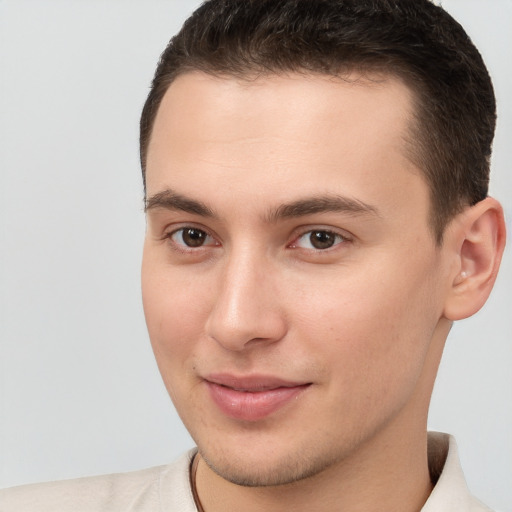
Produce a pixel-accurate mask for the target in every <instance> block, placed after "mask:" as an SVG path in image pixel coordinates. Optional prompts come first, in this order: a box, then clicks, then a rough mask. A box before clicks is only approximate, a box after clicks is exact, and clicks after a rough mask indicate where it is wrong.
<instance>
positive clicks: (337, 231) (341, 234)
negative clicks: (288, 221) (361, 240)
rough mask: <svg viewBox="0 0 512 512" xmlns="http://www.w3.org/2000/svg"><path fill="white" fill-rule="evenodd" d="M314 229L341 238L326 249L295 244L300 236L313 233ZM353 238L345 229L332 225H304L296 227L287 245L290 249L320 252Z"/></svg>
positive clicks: (332, 248) (350, 240) (330, 249)
mask: <svg viewBox="0 0 512 512" xmlns="http://www.w3.org/2000/svg"><path fill="white" fill-rule="evenodd" d="M315 231H317V232H322V231H323V232H327V233H332V234H333V235H335V236H336V237H340V238H341V239H342V240H341V241H339V242H337V243H335V244H334V245H333V246H331V247H329V248H326V249H315V248H311V249H307V248H304V247H299V246H298V245H297V241H298V240H300V239H301V238H302V237H304V236H306V235H308V234H309V233H314V232H315ZM353 239H354V237H353V236H352V235H351V234H350V233H348V232H347V231H345V230H342V229H339V228H334V227H332V226H304V227H302V228H298V229H297V230H296V231H295V233H294V234H293V239H292V242H290V243H289V244H288V245H287V247H288V248H290V249H299V250H305V251H312V252H317V253H322V252H329V251H332V250H336V248H337V247H338V246H339V245H341V244H343V243H346V242H352V241H353Z"/></svg>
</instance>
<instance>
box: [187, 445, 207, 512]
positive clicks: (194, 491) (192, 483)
mask: <svg viewBox="0 0 512 512" xmlns="http://www.w3.org/2000/svg"><path fill="white" fill-rule="evenodd" d="M198 463H199V457H198V454H197V453H196V454H195V455H194V457H193V458H192V461H191V462H190V473H189V475H190V489H191V490H192V496H193V498H194V503H195V504H196V508H197V512H204V508H203V505H201V500H200V499H199V495H198V494H197V487H196V473H197V465H198Z"/></svg>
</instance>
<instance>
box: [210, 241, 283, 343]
mask: <svg viewBox="0 0 512 512" xmlns="http://www.w3.org/2000/svg"><path fill="white" fill-rule="evenodd" d="M223 264H224V266H223V271H222V272H220V273H219V276H218V282H217V283H216V286H217V294H216V298H215V303H214V304H213V306H212V310H211V312H210V316H209V319H208V321H207V326H206V328H207V333H208V335H209V336H210V337H212V338H213V339H215V340H216V341H217V342H218V343H219V344H221V345H222V346H223V347H225V348H227V349H229V350H243V349H244V348H245V347H246V346H247V345H248V344H249V343H251V344H254V343H255V342H265V341H266V342H273V341H277V340H278V339H280V338H281V337H282V336H283V335H284V332H285V330H286V326H285V322H284V317H283V315H282V311H281V307H280V304H279V300H278V295H277V294H276V293H275V292H276V285H277V283H275V282H274V281H275V279H276V275H275V274H276V273H275V271H274V270H273V268H272V264H271V262H270V261H269V259H268V257H267V256H266V254H265V251H262V250H259V251H258V250H255V249H254V248H253V247H250V246H249V245H245V246H241V247H238V248H233V249H232V250H231V251H229V254H227V255H226V257H225V260H224V262H223Z"/></svg>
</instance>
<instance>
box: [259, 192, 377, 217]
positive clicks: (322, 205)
mask: <svg viewBox="0 0 512 512" xmlns="http://www.w3.org/2000/svg"><path fill="white" fill-rule="evenodd" d="M329 212H341V213H348V214H353V215H372V216H376V217H379V211H378V209H377V208H376V207H375V206H372V205H370V204H367V203H365V202H363V201H360V200H358V199H353V198H350V197H345V196H339V195H327V196H318V197H311V198H305V199H299V200H297V201H293V202H292V203H288V204H283V205H281V206H279V207H278V208H276V209H275V210H271V211H270V212H269V213H268V214H267V219H268V221H269V222H277V221H278V220H280V219H289V218H293V217H305V216H306V215H313V214H315V213H329Z"/></svg>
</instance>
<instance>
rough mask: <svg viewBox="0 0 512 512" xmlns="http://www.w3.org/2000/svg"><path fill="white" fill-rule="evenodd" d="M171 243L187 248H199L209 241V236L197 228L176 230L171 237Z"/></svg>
mask: <svg viewBox="0 0 512 512" xmlns="http://www.w3.org/2000/svg"><path fill="white" fill-rule="evenodd" d="M171 239H172V240H173V242H175V243H177V244H178V245H185V246H187V247H192V248H194V247H201V246H203V245H204V244H205V243H206V242H208V241H209V239H211V237H210V235H208V233H206V232H205V231H203V230H202V229H197V228H182V229H178V230H177V231H175V232H174V233H173V234H172V235H171Z"/></svg>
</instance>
